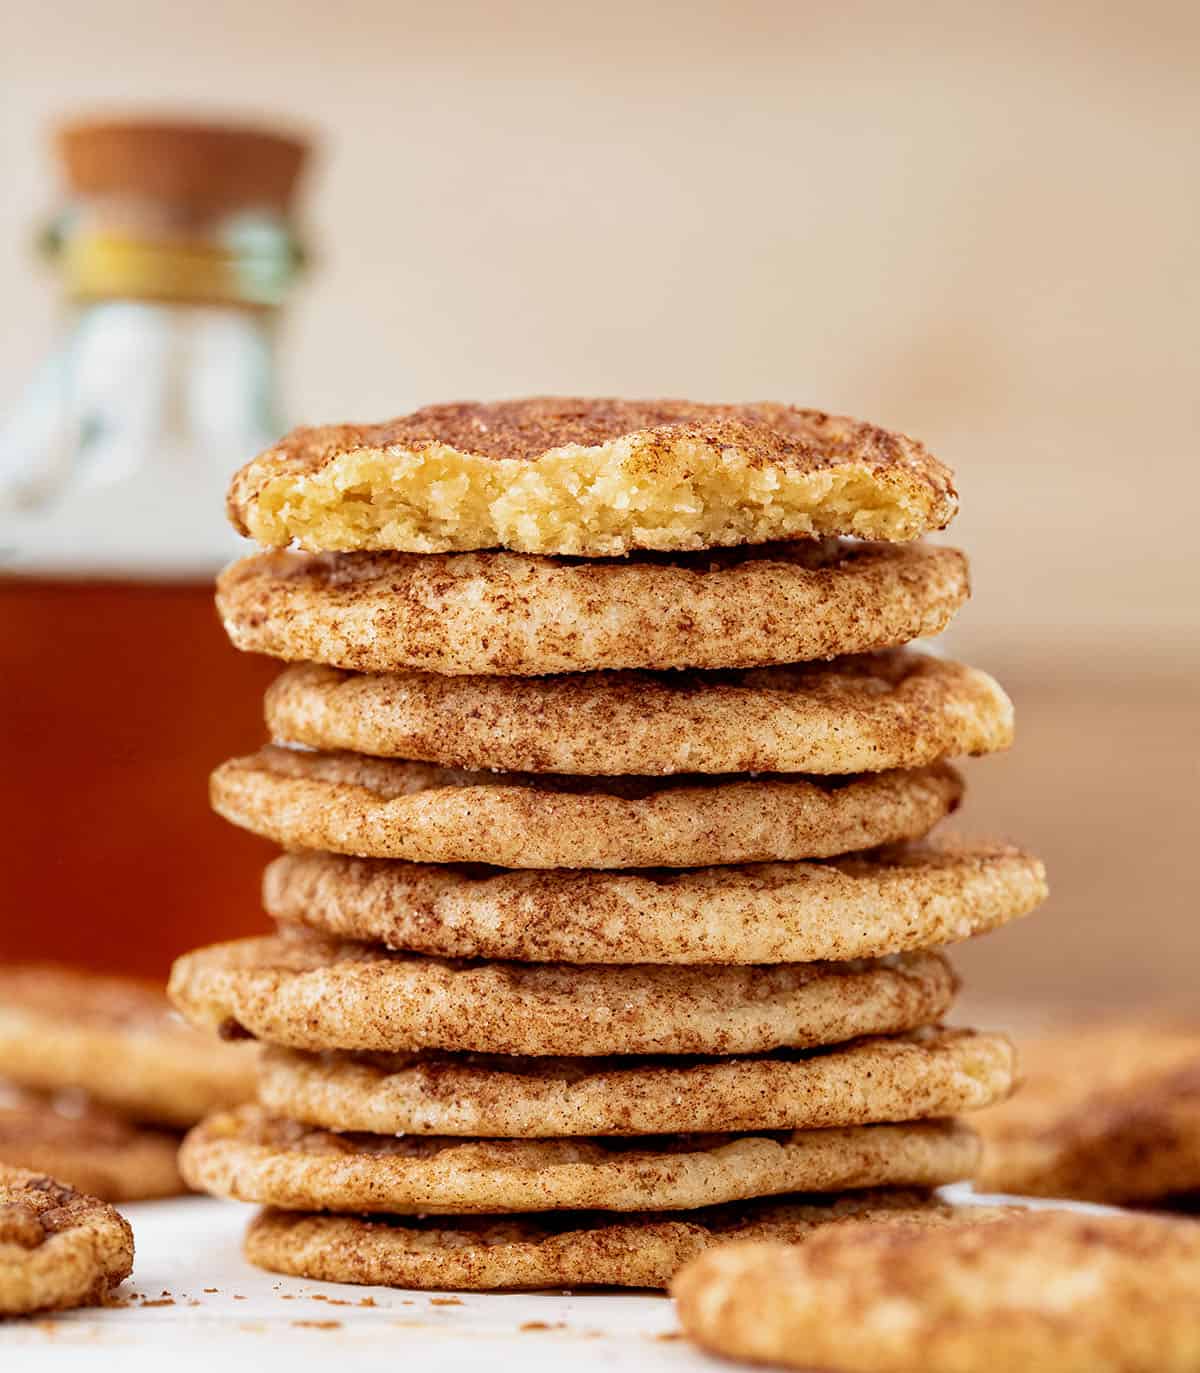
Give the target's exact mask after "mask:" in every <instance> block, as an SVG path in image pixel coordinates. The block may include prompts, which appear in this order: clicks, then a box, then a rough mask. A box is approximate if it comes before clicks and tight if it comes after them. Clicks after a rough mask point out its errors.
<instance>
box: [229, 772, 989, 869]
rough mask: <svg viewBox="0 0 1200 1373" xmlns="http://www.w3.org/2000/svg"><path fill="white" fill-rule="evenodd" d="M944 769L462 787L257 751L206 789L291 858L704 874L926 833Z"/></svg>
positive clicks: (475, 781) (956, 785) (952, 780)
mask: <svg viewBox="0 0 1200 1373" xmlns="http://www.w3.org/2000/svg"><path fill="white" fill-rule="evenodd" d="M962 791H963V785H962V779H961V778H960V777H959V775H958V773H956V772H955V771H954V769H953V768H951V767H950V766H949V765H948V764H945V763H938V764H935V765H934V766H932V767H929V768H918V769H914V770H912V771H908V772H879V773H864V774H862V775H860V776H855V777H849V778H821V777H816V778H813V777H798V776H792V775H789V774H786V773H775V774H772V775H770V776H765V777H757V778H746V777H740V776H739V777H735V778H730V779H721V780H715V779H713V778H711V777H705V776H700V777H691V776H689V777H684V778H642V777H607V778H603V779H601V778H572V777H563V776H548V775H539V774H537V773H516V772H510V773H488V772H457V771H454V770H452V769H448V768H439V767H435V766H433V765H432V764H428V763H406V762H401V761H399V760H398V759H382V758H364V757H361V756H360V755H359V754H355V753H306V752H301V751H299V750H296V749H286V748H277V747H274V746H272V747H268V748H264V749H261V750H260V751H259V752H258V753H256V754H252V755H251V756H250V757H247V758H234V759H231V760H230V761H229V762H227V763H223V764H222V765H221V766H220V767H219V768H217V770H216V771H215V772H214V773H213V775H212V782H211V787H210V795H211V799H212V804H213V809H214V810H216V812H217V813H218V814H219V815H222V816H224V817H225V819H226V820H230V821H232V822H233V823H234V824H235V825H240V826H241V827H242V828H243V829H248V830H251V831H253V832H254V833H255V834H261V835H264V836H265V837H266V838H268V839H273V840H275V841H276V843H279V844H283V845H285V846H286V847H288V848H300V849H328V850H332V851H333V852H335V853H348V854H353V855H356V856H358V857H361V858H403V859H408V860H410V861H412V862H418V863H472V862H473V863H491V864H495V865H496V866H498V867H508V868H639V867H656V866H664V867H679V868H685V867H702V866H705V865H707V864H722V863H754V862H760V861H764V860H772V859H796V858H823V857H827V856H830V855H832V854H839V853H849V852H851V851H854V850H858V849H866V848H873V847H874V846H875V845H877V844H886V843H891V842H893V841H895V840H898V839H911V838H917V837H919V836H921V835H923V834H926V833H928V831H929V830H930V829H932V828H933V826H934V825H935V824H937V822H938V821H939V820H940V819H942V817H943V816H945V815H947V814H948V813H949V812H950V811H952V810H953V809H954V808H955V807H956V806H957V805H958V802H959V800H960V798H961V796H962Z"/></svg>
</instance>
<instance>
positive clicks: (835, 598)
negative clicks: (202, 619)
mask: <svg viewBox="0 0 1200 1373" xmlns="http://www.w3.org/2000/svg"><path fill="white" fill-rule="evenodd" d="M969 594H970V588H969V583H968V578H967V561H966V558H965V557H964V556H963V555H962V554H961V553H959V552H957V551H956V550H955V549H952V548H939V547H934V546H933V545H929V544H909V545H905V546H903V547H898V546H894V545H887V544H853V543H851V544H840V545H839V544H837V543H834V544H832V545H830V544H826V543H803V544H785V545H782V546H779V545H771V546H768V547H766V548H763V549H756V550H753V551H750V552H747V551H743V550H734V551H725V552H717V553H704V554H690V555H689V554H677V555H675V556H673V557H670V558H655V557H651V556H648V555H646V556H641V557H635V558H631V559H628V560H621V561H619V562H611V561H610V562H603V561H601V562H563V561H560V560H557V559H552V558H535V557H529V556H527V555H525V554H520V553H447V554H431V555H429V556H426V557H421V556H419V555H416V554H410V553H361V554H356V553H343V554H335V555H312V556H310V555H305V554H297V553H262V554H258V555H255V556H253V557H249V558H243V559H242V560H241V561H240V562H237V563H234V564H233V566H232V567H230V568H227V569H226V570H225V571H224V572H223V573H222V574H221V576H220V577H219V578H218V579H217V607H218V609H219V610H220V613H221V616H222V619H223V620H224V622H225V628H226V630H227V631H228V633H229V637H230V638H231V639H232V640H233V642H234V643H235V644H236V645H237V646H238V648H243V649H248V650H249V651H251V652H253V653H267V654H270V655H271V656H272V657H275V658H285V659H287V660H288V661H289V662H314V663H329V664H331V665H332V666H334V667H344V668H352V669H353V670H355V671H357V672H392V671H395V670H396V669H398V668H419V669H421V670H422V671H425V672H442V673H449V674H460V673H466V674H468V675H480V674H484V675H486V674H490V673H500V674H502V675H505V676H510V677H524V676H531V675H532V676H536V675H540V674H544V673H549V672H591V671H595V670H598V669H601V668H655V669H661V668H680V667H682V668H745V667H762V666H765V665H768V664H771V663H800V662H808V661H810V660H811V659H814V658H833V657H836V656H838V655H840V654H846V653H868V652H870V651H872V650H873V649H879V648H895V647H896V646H898V645H900V644H906V643H909V642H911V641H912V640H913V639H921V638H925V637H927V636H929V635H932V634H938V633H940V632H941V630H943V629H944V628H945V627H946V625H947V624H948V623H949V621H950V618H951V616H953V614H954V612H955V611H956V610H957V609H958V608H959V607H960V606H961V605H962V604H963V602H964V601H965V600H966V599H967V596H968V595H969Z"/></svg>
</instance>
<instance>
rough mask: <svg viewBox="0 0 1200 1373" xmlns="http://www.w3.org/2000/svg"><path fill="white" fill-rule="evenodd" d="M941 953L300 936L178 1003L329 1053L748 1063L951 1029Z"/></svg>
mask: <svg viewBox="0 0 1200 1373" xmlns="http://www.w3.org/2000/svg"><path fill="white" fill-rule="evenodd" d="M956 990H957V982H956V979H955V977H954V974H953V972H952V970H951V968H950V966H949V964H948V963H947V961H946V960H945V958H944V957H942V956H941V955H940V954H935V953H912V954H902V955H898V956H897V957H895V958H892V959H885V960H877V961H864V962H857V963H794V964H788V965H784V966H780V967H741V968H727V967H694V968H678V967H675V968H672V967H650V966H632V967H604V966H596V967H581V966H577V965H574V964H564V963H557V964H556V963H477V962H451V961H448V960H445V959H437V958H422V957H420V956H418V955H405V954H390V953H387V952H386V951H384V950H381V949H375V948H372V947H370V946H367V945H362V944H339V943H338V942H337V941H336V940H329V939H322V938H320V937H319V936H316V935H310V934H301V933H299V932H293V933H292V934H290V935H289V936H282V937H281V936H273V937H272V936H267V937H263V938H256V939H239V940H235V941H233V942H231V943H228V944H214V945H212V946H211V947H210V948H207V949H199V950H196V951H195V952H193V953H188V954H184V956H183V957H182V958H180V959H179V960H178V961H177V962H176V964H175V967H174V969H173V971H172V973H171V995H172V998H173V999H174V1001H175V1004H176V1005H177V1006H178V1007H179V1008H180V1010H181V1011H183V1013H184V1014H185V1015H186V1016H187V1017H188V1018H189V1019H190V1020H192V1021H193V1022H195V1023H196V1024H198V1025H202V1026H211V1027H214V1028H215V1027H223V1028H225V1029H226V1031H227V1032H228V1031H229V1030H232V1029H234V1028H235V1027H236V1028H238V1029H240V1030H242V1031H248V1032H249V1033H250V1034H252V1035H255V1036H256V1037H258V1038H260V1039H263V1040H265V1041H267V1042H268V1043H271V1044H283V1045H287V1046H289V1047H291V1048H296V1049H308V1050H315V1051H321V1050H325V1049H346V1050H358V1051H368V1052H384V1053H395V1052H408V1051H411V1050H415V1049H451V1050H455V1051H465V1052H477V1053H501V1054H518V1055H521V1054H528V1055H533V1056H539V1055H545V1054H565V1055H570V1056H576V1055H586V1056H591V1055H597V1054H662V1053H665V1054H753V1053H765V1052H769V1051H771V1050H774V1049H778V1048H785V1047H790V1048H810V1047H812V1046H814V1045H818V1044H836V1043H843V1042H845V1041H846V1040H848V1039H853V1038H856V1037H857V1036H859V1035H865V1034H888V1033H894V1032H897V1031H901V1030H911V1029H915V1028H916V1027H917V1026H920V1025H926V1024H929V1023H931V1022H933V1021H937V1020H939V1019H941V1017H942V1016H943V1015H944V1014H945V1012H946V1011H947V1010H948V1008H949V1007H950V1005H951V1004H952V1002H953V999H954V994H955V992H956Z"/></svg>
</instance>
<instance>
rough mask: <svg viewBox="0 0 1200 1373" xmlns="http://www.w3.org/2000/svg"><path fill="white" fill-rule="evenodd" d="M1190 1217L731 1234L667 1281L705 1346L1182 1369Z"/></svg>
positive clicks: (754, 1355)
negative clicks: (777, 1237) (752, 1238)
mask: <svg viewBox="0 0 1200 1373" xmlns="http://www.w3.org/2000/svg"><path fill="white" fill-rule="evenodd" d="M1198 1285H1200V1226H1197V1225H1195V1224H1194V1223H1192V1222H1187V1221H1179V1220H1165V1219H1162V1218H1159V1217H1154V1216H1114V1215H1104V1216H1098V1215H1087V1216H1085V1215H1077V1214H1072V1213H1070V1212H1066V1211H1037V1212H1027V1213H1019V1214H1016V1215H1000V1216H993V1217H989V1218H988V1219H987V1221H986V1222H985V1223H984V1224H979V1225H954V1226H944V1227H930V1226H924V1227H919V1228H918V1227H914V1226H907V1225H893V1226H881V1225H878V1224H872V1223H851V1224H847V1225H842V1226H836V1227H832V1228H829V1229H827V1230H824V1231H822V1232H820V1233H818V1234H816V1235H814V1236H813V1237H812V1238H811V1239H810V1240H809V1241H807V1242H806V1243H805V1244H802V1245H791V1246H788V1245H780V1244H762V1243H754V1244H733V1245H728V1246H724V1247H722V1248H720V1249H715V1250H713V1251H711V1252H709V1253H706V1254H703V1255H702V1256H701V1257H700V1258H698V1259H697V1260H696V1261H695V1262H694V1263H692V1264H689V1265H688V1267H687V1268H685V1269H684V1270H683V1272H681V1273H680V1274H679V1275H678V1277H677V1278H676V1279H675V1281H674V1282H673V1283H672V1285H671V1290H672V1293H673V1295H674V1297H675V1300H676V1306H677V1309H678V1313H679V1318H680V1320H681V1322H682V1324H683V1328H684V1330H685V1332H686V1333H687V1334H688V1335H690V1336H691V1337H692V1339H694V1340H695V1341H696V1342H697V1343H698V1344H700V1345H701V1346H702V1347H703V1348H704V1349H706V1350H708V1351H710V1352H711V1353H715V1354H720V1355H723V1356H724V1357H726V1358H729V1359H739V1360H746V1361H750V1362H753V1363H756V1364H760V1363H761V1364H777V1365H780V1366H783V1367H789V1368H803V1369H811V1368H827V1369H837V1370H839V1373H842V1371H843V1370H844V1373H912V1370H914V1369H922V1370H926V1373H995V1370H997V1369H1031V1370H1032V1369H1036V1370H1038V1373H1193V1370H1194V1369H1195V1368H1196V1367H1197V1366H1200V1303H1198V1302H1197V1301H1196V1291H1197V1287H1198Z"/></svg>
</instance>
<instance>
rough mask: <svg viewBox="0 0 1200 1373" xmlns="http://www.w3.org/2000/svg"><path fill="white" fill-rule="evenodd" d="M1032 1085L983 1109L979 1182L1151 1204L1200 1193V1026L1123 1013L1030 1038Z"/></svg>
mask: <svg viewBox="0 0 1200 1373" xmlns="http://www.w3.org/2000/svg"><path fill="white" fill-rule="evenodd" d="M1020 1059H1021V1079H1022V1081H1021V1089H1020V1091H1019V1092H1018V1093H1017V1094H1016V1096H1015V1097H1014V1098H1013V1100H1012V1101H1010V1102H1007V1103H1006V1104H1005V1105H1003V1106H999V1107H995V1108H993V1109H991V1110H989V1111H987V1112H985V1113H984V1115H983V1116H982V1117H981V1118H980V1133H981V1134H982V1135H983V1138H984V1146H985V1147H984V1155H983V1162H982V1166H981V1170H980V1176H979V1179H978V1182H977V1186H979V1187H980V1188H983V1189H985V1190H988V1191H995V1192H1020V1193H1025V1194H1027V1195H1032V1196H1052V1197H1077V1198H1080V1199H1082V1200H1085V1201H1107V1202H1149V1201H1156V1200H1159V1199H1162V1198H1166V1197H1169V1196H1171V1195H1172V1194H1174V1193H1186V1192H1194V1191H1198V1190H1200V1025H1170V1024H1162V1023H1157V1024H1156V1023H1155V1022H1154V1021H1152V1020H1150V1021H1145V1022H1141V1021H1118V1022H1116V1023H1113V1024H1107V1025H1106V1024H1099V1025H1091V1026H1082V1027H1080V1028H1078V1029H1074V1030H1063V1031H1061V1032H1059V1033H1057V1034H1053V1035H1047V1036H1045V1037H1044V1038H1042V1039H1033V1040H1029V1041H1027V1042H1023V1043H1022V1044H1021V1051H1020Z"/></svg>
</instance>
